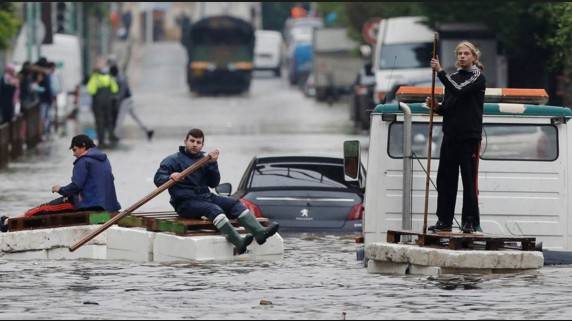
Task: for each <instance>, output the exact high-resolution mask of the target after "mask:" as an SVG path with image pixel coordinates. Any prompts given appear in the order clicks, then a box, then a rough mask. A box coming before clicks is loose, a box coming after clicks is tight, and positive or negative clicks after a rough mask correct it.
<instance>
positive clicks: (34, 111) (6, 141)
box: [0, 105, 42, 169]
mask: <svg viewBox="0 0 572 321" xmlns="http://www.w3.org/2000/svg"><path fill="white" fill-rule="evenodd" d="M41 126H42V122H41V121H40V107H39V106H38V105H36V106H34V107H31V108H29V109H26V110H24V112H23V113H22V115H18V116H17V117H16V118H15V119H14V120H13V121H11V122H8V123H4V124H2V125H0V169H2V168H5V167H6V166H7V165H8V163H9V162H10V161H11V160H15V159H17V158H18V157H20V156H22V154H23V153H24V150H29V149H32V148H34V147H36V146H37V145H38V144H39V143H40V141H41V140H42V127H41Z"/></svg>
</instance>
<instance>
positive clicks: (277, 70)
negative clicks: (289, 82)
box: [274, 67, 282, 77]
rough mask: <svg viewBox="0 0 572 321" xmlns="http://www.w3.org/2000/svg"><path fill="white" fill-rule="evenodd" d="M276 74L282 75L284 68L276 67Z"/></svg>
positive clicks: (277, 75)
mask: <svg viewBox="0 0 572 321" xmlns="http://www.w3.org/2000/svg"><path fill="white" fill-rule="evenodd" d="M274 76H276V77H281V76H282V69H281V68H280V67H278V68H276V69H274Z"/></svg>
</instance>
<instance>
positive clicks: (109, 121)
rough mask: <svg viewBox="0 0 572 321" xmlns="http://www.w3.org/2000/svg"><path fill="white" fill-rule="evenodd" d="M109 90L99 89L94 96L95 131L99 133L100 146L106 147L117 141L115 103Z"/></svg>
mask: <svg viewBox="0 0 572 321" xmlns="http://www.w3.org/2000/svg"><path fill="white" fill-rule="evenodd" d="M111 95H112V94H111V92H110V90H109V89H108V88H100V89H98V92H97V94H95V95H94V96H93V104H92V111H93V116H94V118H95V131H96V132H97V140H98V145H104V144H106V143H107V142H108V140H109V141H110V142H112V143H113V142H114V141H115V140H116V138H115V135H114V134H113V131H114V129H115V113H114V103H113V99H112V98H111Z"/></svg>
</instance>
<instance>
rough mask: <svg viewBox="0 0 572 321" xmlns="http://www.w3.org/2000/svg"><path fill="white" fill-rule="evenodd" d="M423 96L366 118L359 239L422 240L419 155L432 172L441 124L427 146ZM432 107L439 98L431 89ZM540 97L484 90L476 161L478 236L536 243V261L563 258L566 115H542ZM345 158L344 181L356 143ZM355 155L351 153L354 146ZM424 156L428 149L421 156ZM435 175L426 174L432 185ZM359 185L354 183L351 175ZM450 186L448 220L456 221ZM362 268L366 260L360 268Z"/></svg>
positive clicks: (570, 223)
mask: <svg viewBox="0 0 572 321" xmlns="http://www.w3.org/2000/svg"><path fill="white" fill-rule="evenodd" d="M430 92H431V89H430V88H427V87H425V88H422V87H401V88H400V89H399V91H398V94H397V102H395V103H390V104H380V105H378V106H377V107H376V108H375V110H374V111H373V112H372V114H371V127H370V136H369V151H368V155H367V177H366V178H365V180H364V187H365V200H364V204H365V205H364V206H365V215H364V220H363V238H364V244H365V246H366V247H367V246H368V245H369V244H372V243H375V242H385V241H386V238H387V231H388V230H390V229H391V230H414V231H418V232H422V226H423V221H424V200H425V179H426V167H425V164H426V161H427V155H428V153H427V152H428V148H431V151H432V154H433V155H434V160H433V161H434V162H433V165H432V168H438V165H439V150H440V144H441V140H442V131H441V125H442V117H441V116H439V115H435V118H434V123H433V139H432V141H431V142H428V138H427V137H428V136H429V135H428V128H429V126H428V123H429V109H428V108H427V106H426V104H425V103H424V101H425V98H426V97H428V96H429V95H430ZM436 93H437V98H438V99H440V98H439V96H440V95H442V94H443V88H436ZM547 101H548V95H547V94H546V91H545V90H544V89H518V88H487V90H486V94H485V104H484V116H483V140H482V145H481V150H480V155H479V156H480V157H479V158H480V160H479V174H478V177H479V182H478V188H479V207H480V217H481V227H482V229H483V231H484V232H485V233H487V234H494V235H512V236H527V237H535V238H536V239H537V242H538V241H539V242H541V243H542V247H543V249H544V253H545V257H546V256H547V255H548V254H550V255H552V256H556V257H557V259H556V261H558V259H565V260H569V259H570V258H572V255H571V254H572V252H571V251H572V219H571V217H570V215H572V214H571V213H572V202H571V201H570V200H571V199H572V172H571V171H569V170H568V169H569V168H571V166H572V148H571V146H572V128H571V127H569V126H570V125H569V124H570V122H569V120H570V119H572V110H571V109H570V108H567V107H563V106H547V105H545V104H546V102H547ZM346 143H347V144H353V145H354V146H351V147H348V148H345V149H344V150H348V151H354V152H353V155H352V154H347V153H344V154H345V155H344V157H345V158H346V159H347V163H348V164H347V167H348V170H347V171H346V175H348V176H349V175H353V177H354V178H356V179H357V178H358V177H357V175H355V171H353V172H354V173H352V169H354V168H356V167H355V166H357V164H353V163H355V161H356V160H357V161H359V157H360V156H361V153H356V152H355V150H359V142H357V141H356V142H346ZM356 145H358V146H356ZM429 146H431V147H429ZM436 174H437V173H436V171H431V173H430V177H431V182H433V183H434V182H435V179H436ZM360 175H362V174H361V173H360ZM461 186H462V184H461V183H460V182H459V187H460V190H459V191H458V194H457V195H458V196H457V197H458V199H457V206H456V208H455V216H456V219H457V221H460V213H461V211H462V208H461V207H462V202H461V201H460V199H461V198H462V195H463V192H462V188H461ZM428 199H429V213H430V216H429V223H432V222H434V221H436V216H435V215H434V211H435V209H436V201H437V191H436V187H435V185H434V184H431V185H430V188H429V198H428ZM366 261H367V260H366Z"/></svg>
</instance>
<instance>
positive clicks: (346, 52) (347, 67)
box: [312, 28, 363, 102]
mask: <svg viewBox="0 0 572 321" xmlns="http://www.w3.org/2000/svg"><path fill="white" fill-rule="evenodd" d="M313 48H314V65H313V68H312V72H313V77H314V86H315V90H316V99H317V100H318V101H324V100H329V101H330V102H332V101H334V100H337V99H338V98H339V97H340V96H341V95H344V94H348V93H350V90H351V89H352V85H353V83H354V81H355V78H356V74H357V73H358V72H359V70H360V68H361V67H362V65H363V61H362V58H361V55H360V51H359V43H358V42H356V41H354V40H353V39H351V38H350V37H348V35H347V29H345V28H325V29H314V37H313Z"/></svg>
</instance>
